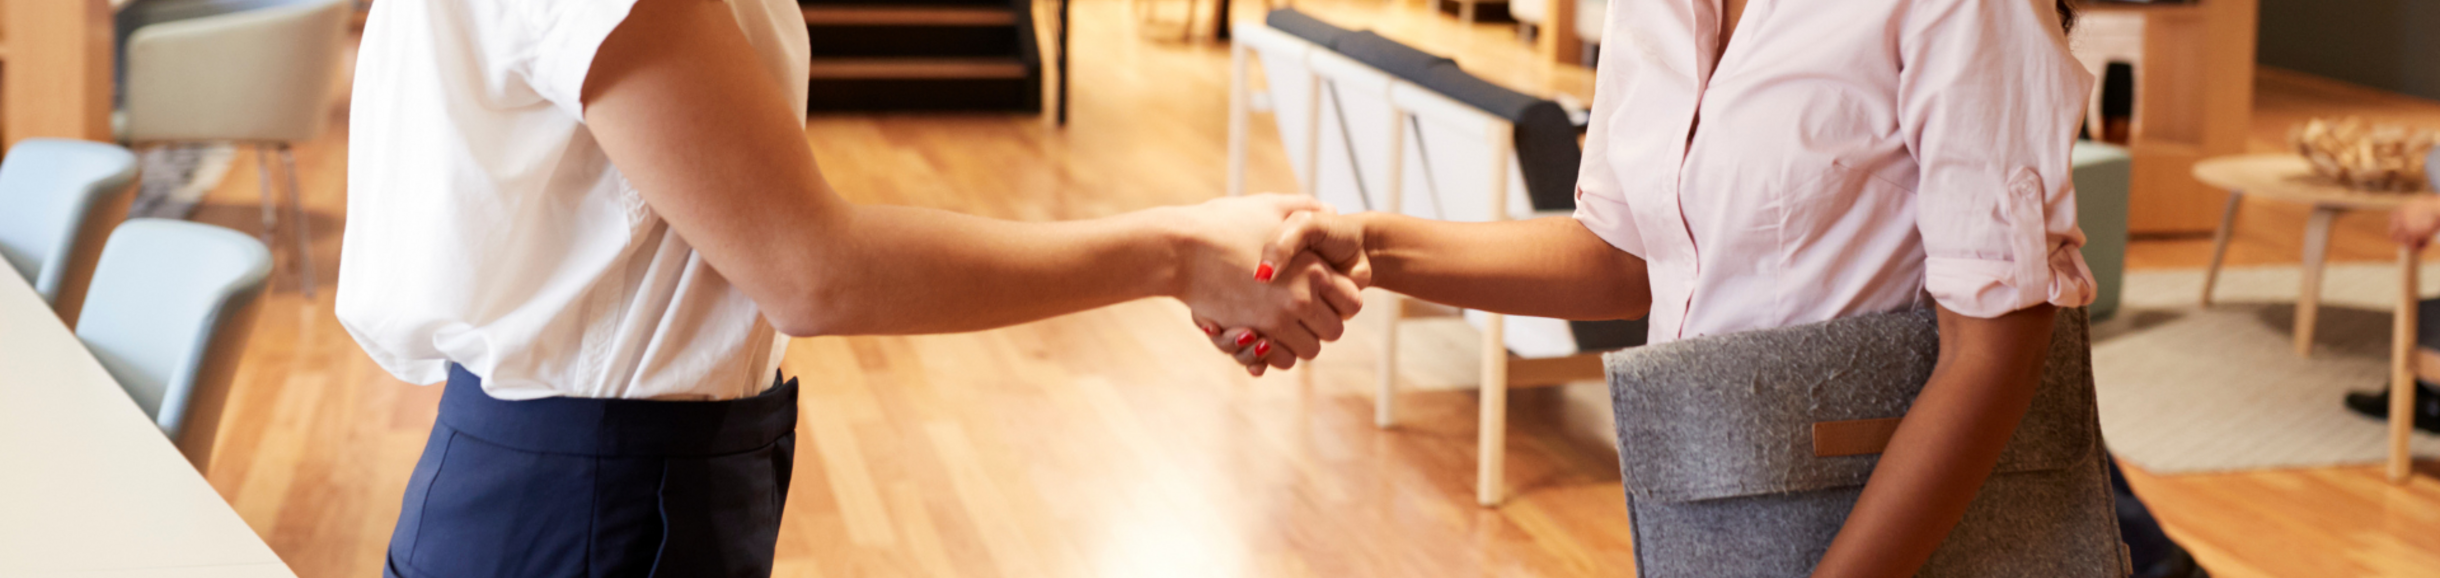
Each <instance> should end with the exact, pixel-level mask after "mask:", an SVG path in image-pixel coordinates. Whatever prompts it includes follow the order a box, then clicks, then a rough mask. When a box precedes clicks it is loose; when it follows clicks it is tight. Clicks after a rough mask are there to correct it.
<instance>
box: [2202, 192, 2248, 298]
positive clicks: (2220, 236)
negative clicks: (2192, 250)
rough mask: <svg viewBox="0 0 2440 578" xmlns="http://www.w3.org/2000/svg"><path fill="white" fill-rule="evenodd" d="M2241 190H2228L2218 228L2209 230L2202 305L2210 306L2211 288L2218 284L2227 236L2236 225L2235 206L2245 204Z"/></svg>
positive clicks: (2225, 251) (2225, 252)
mask: <svg viewBox="0 0 2440 578" xmlns="http://www.w3.org/2000/svg"><path fill="white" fill-rule="evenodd" d="M2244 201H2245V193H2244V192H2243V191H2229V192H2228V207H2227V208H2225V209H2221V210H2220V228H2218V229H2214V230H2212V232H2211V264H2210V265H2209V266H2206V267H2204V268H2203V306H2204V307H2210V306H2211V289H2212V287H2213V286H2216V285H2219V284H2220V262H2221V260H2222V259H2224V258H2226V257H2227V256H2228V237H2229V235H2230V233H2232V232H2233V231H2234V230H2235V229H2236V227H2237V208H2238V207H2243V206H2245V202H2244Z"/></svg>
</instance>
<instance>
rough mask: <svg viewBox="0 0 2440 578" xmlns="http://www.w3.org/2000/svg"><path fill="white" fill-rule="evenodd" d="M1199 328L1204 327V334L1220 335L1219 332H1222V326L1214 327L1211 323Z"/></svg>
mask: <svg viewBox="0 0 2440 578" xmlns="http://www.w3.org/2000/svg"><path fill="white" fill-rule="evenodd" d="M1198 329H1202V330H1203V334H1204V335H1219V334H1220V328H1218V327H1212V326H1210V325H1205V326H1202V327H1199V328H1198Z"/></svg>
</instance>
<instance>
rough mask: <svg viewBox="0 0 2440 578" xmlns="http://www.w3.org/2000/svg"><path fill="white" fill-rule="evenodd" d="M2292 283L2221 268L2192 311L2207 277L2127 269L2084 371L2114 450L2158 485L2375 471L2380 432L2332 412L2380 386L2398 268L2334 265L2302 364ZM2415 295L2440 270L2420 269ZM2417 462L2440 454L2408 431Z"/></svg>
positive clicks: (2290, 277) (2437, 280) (2384, 435)
mask: <svg viewBox="0 0 2440 578" xmlns="http://www.w3.org/2000/svg"><path fill="white" fill-rule="evenodd" d="M2300 275H2301V273H2300V272H2299V270H2298V269H2297V268H2296V267H2293V266H2277V267H2243V268H2229V269H2227V270H2225V271H2223V272H2222V273H2221V276H2220V284H2219V287H2218V290H2217V299H2216V303H2217V304H2216V305H2214V306H2213V307H2211V308H2210V309H2201V308H2199V307H2197V303H2196V301H2197V298H2198V296H2199V294H2200V292H2201V290H2202V281H2203V272H2202V271H2201V270H2199V269H2197V270H2163V271H2140V272H2131V273H2129V274H2128V275H2127V279H2126V293H2125V296H2124V301H2123V303H2122V305H2121V306H2120V310H2119V314H2118V317H2117V318H2116V319H2112V320H2110V321H2109V322H2107V323H2103V324H2100V325H2097V326H2095V327H2094V334H2095V337H2096V340H2095V343H2094V345H2093V374H2094V378H2095V381H2096V384H2097V386H2098V388H2099V390H2100V402H2101V425H2102V430H2103V432H2104V436H2105V437H2106V438H2107V439H2108V442H2109V446H2110V449H2111V450H2112V451H2113V452H2115V453H2117V454H2118V456H2119V457H2121V458H2124V459H2127V460H2130V461H2133V462H2134V463H2136V464H2138V465H2141V466H2143V468H2144V469H2145V470H2147V471H2150V472H2152V473H2155V474H2187V473H2207V472H2227V471H2238V470H2260V469H2281V468H2306V467H2323V466H2335V465H2369V464H2377V463H2380V462H2382V461H2383V460H2386V459H2387V458H2388V449H2387V448H2388V441H2387V440H2388V430H2387V427H2386V425H2385V424H2383V423H2382V422H2380V421H2375V420H2372V419H2368V418H2364V417H2361V416H2358V415H2356V414H2354V413H2352V412H2349V411H2347V410H2346V408H2345V407H2343V406H2341V405H2340V403H2339V400H2340V397H2341V396H2342V395H2344V394H2345V393H2346V392H2347V391H2349V390H2368V389H2373V388H2376V387H2385V385H2384V384H2385V383H2386V381H2387V379H2388V373H2389V370H2388V367H2389V366H2388V356H2389V331H2390V321H2391V318H2390V315H2389V311H2390V310H2391V309H2392V303H2393V302H2394V301H2395V300H2396V299H2397V269H2396V267H2395V266H2392V265H2387V264H2375V263H2358V264H2339V265H2331V266H2330V267H2329V269H2328V270H2327V271H2326V272H2325V273H2324V274H2323V282H2324V285H2323V289H2322V295H2323V298H2322V308H2321V314H2320V315H2321V320H2320V322H2319V323H2318V324H2317V327H2318V329H2317V331H2316V334H2315V336H2314V341H2315V348H2314V351H2313V356H2312V357H2311V358H2309V359H2308V358H2300V357H2297V356H2296V353H2295V351H2294V349H2293V347H2294V346H2293V345H2292V340H2293V333H2292V331H2291V328H2292V324H2293V320H2294V318H2295V298H2296V292H2297V288H2298V285H2299V283H2300V280H2301V277H2300ZM2422 286H2423V287H2425V288H2426V289H2427V290H2426V291H2425V293H2424V294H2425V295H2431V294H2433V293H2435V292H2440V266H2431V265H2426V266H2425V267H2424V268H2423V280H2422ZM2414 449H2415V454H2416V455H2417V456H2422V457H2433V456H2440V436H2433V435H2429V434H2423V433H2420V432H2418V433H2417V435H2416V437H2415V440H2414Z"/></svg>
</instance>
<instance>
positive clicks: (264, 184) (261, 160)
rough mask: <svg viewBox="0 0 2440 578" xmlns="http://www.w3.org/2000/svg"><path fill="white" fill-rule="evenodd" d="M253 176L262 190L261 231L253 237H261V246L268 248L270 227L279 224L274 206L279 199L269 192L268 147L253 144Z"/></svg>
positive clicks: (269, 244) (269, 245)
mask: <svg viewBox="0 0 2440 578" xmlns="http://www.w3.org/2000/svg"><path fill="white" fill-rule="evenodd" d="M254 177H255V179H254V180H255V184H256V185H258V187H257V188H260V189H262V191H263V232H262V233H261V234H259V235H255V238H257V239H261V240H262V241H263V247H265V248H269V247H271V246H272V244H271V228H272V227H274V226H277V225H278V224H279V218H280V217H279V212H278V210H279V209H278V208H277V206H276V205H278V203H279V199H278V197H274V196H272V194H271V148H270V147H267V146H263V145H254Z"/></svg>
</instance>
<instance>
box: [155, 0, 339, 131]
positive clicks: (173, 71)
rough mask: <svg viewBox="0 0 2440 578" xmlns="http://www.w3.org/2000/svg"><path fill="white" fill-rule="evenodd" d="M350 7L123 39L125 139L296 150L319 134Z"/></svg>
mask: <svg viewBox="0 0 2440 578" xmlns="http://www.w3.org/2000/svg"><path fill="white" fill-rule="evenodd" d="M353 7H354V3H353V2H352V1H350V0H297V1H295V2H289V3H285V4H281V5H278V6H272V7H267V8H256V9H251V10H242V11H238V12H231V13H226V14H217V15H212V16H203V17H197V18H188V19H184V20H175V21H170V22H162V23H158V24H151V25H146V26H144V27H142V28H139V29H137V30H136V31H135V32H133V33H132V34H131V35H130V36H129V38H128V40H127V74H126V87H125V90H124V91H123V94H124V95H125V96H126V110H127V135H126V136H127V139H128V140H129V141H131V142H154V141H186V140H236V141H280V142H298V141H305V140H311V139H313V137H314V136H315V135H317V134H320V133H321V132H322V127H323V124H324V122H325V120H326V119H327V118H328V116H329V114H330V109H329V107H327V106H325V105H326V104H328V103H329V98H330V95H331V91H332V89H333V86H334V85H333V82H334V80H335V79H336V78H337V75H338V73H339V52H340V50H341V47H342V46H343V45H342V44H341V43H342V42H343V41H344V39H345V38H346V34H347V21H348V15H349V14H350V11H351V10H353V9H354V8H353Z"/></svg>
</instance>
